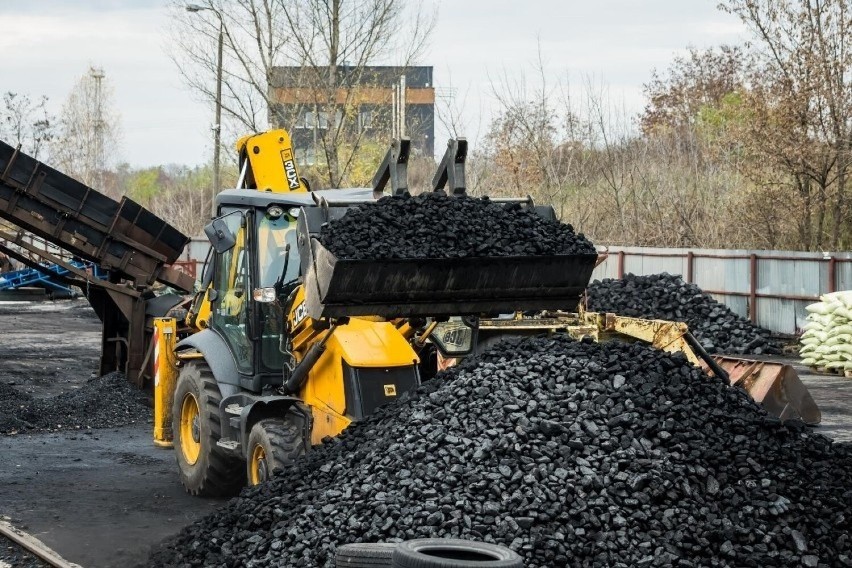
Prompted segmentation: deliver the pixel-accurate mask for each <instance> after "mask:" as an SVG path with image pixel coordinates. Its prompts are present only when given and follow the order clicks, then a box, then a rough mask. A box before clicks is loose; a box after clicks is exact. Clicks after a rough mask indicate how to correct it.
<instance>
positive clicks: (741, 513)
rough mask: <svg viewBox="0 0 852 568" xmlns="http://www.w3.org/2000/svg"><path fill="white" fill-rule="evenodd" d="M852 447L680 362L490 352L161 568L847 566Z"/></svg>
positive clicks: (332, 448)
mask: <svg viewBox="0 0 852 568" xmlns="http://www.w3.org/2000/svg"><path fill="white" fill-rule="evenodd" d="M850 507H852V449H850V447H849V446H846V445H841V444H835V443H833V442H831V441H830V440H828V439H827V438H825V437H823V436H821V435H817V434H813V433H811V432H809V431H808V430H807V429H806V427H805V426H804V425H803V424H802V423H801V422H788V423H781V422H779V421H778V420H777V419H775V418H773V417H770V416H769V415H767V414H766V412H764V411H763V410H762V409H761V408H760V407H759V406H758V405H757V404H756V403H754V402H753V401H752V400H751V398H750V397H749V396H748V395H747V394H746V393H745V392H743V391H741V390H738V389H734V388H731V387H728V386H727V385H726V384H725V383H724V382H723V381H721V380H719V379H715V378H710V377H707V376H706V375H704V374H703V373H702V372H701V371H700V370H699V369H698V368H696V367H693V366H692V365H690V364H689V363H688V362H687V361H686V359H685V358H684V357H683V356H682V355H681V354H674V355H673V354H667V353H663V352H660V351H656V350H653V349H651V348H649V347H646V346H643V345H640V344H626V343H617V342H613V343H608V344H594V343H589V342H574V341H571V340H569V339H567V338H564V337H563V338H556V339H542V338H535V339H529V340H526V341H523V342H520V341H509V342H504V343H501V344H499V345H497V346H495V348H494V349H492V350H491V351H489V352H488V353H486V354H484V355H483V356H482V357H481V358H479V359H478V360H469V361H465V362H463V363H462V365H461V366H460V367H459V368H454V369H450V370H448V371H446V372H444V373H442V374H441V375H439V376H438V378H437V379H436V380H434V381H430V382H429V383H427V384H426V385H424V386H423V387H421V388H420V389H419V390H418V391H417V392H415V393H414V395H413V396H412V397H410V398H409V399H407V400H400V401H399V402H398V403H396V404H395V405H391V406H389V407H385V408H383V409H380V410H379V411H378V412H377V413H376V414H374V415H373V416H372V417H370V418H369V419H367V420H366V421H364V422H362V423H359V424H356V425H353V426H351V427H350V428H349V429H348V430H347V431H345V432H344V433H343V434H342V435H341V436H340V437H339V438H337V439H335V440H333V441H330V442H328V443H326V444H324V445H322V446H321V447H319V448H316V449H314V450H313V451H312V452H311V453H309V454H308V456H307V457H306V458H304V459H303V460H301V461H300V462H299V463H297V464H296V465H294V466H291V467H289V468H288V469H286V470H284V471H282V472H280V473H279V475H277V476H276V477H275V478H274V479H273V480H272V481H271V482H268V483H266V484H264V485H261V486H258V487H254V488H250V489H247V490H244V492H243V494H242V495H241V496H240V497H239V498H236V499H234V500H232V501H231V502H230V503H229V504H228V505H227V506H225V507H224V508H222V509H220V510H219V511H217V512H216V513H214V514H213V515H211V516H208V517H206V518H205V519H202V520H201V521H199V522H197V523H195V524H193V525H190V526H189V527H186V528H185V529H184V530H183V531H182V532H181V533H179V534H178V535H177V536H176V537H174V538H173V539H171V540H169V541H166V542H165V543H163V544H162V545H161V547H160V548H159V549H158V550H156V551H155V552H154V553H153V554H152V556H151V558H150V565H151V566H202V565H203V566H253V567H260V566H289V567H301V566H304V567H307V566H316V567H329V566H333V558H334V551H335V548H336V547H337V546H339V545H341V544H346V543H351V542H359V541H363V542H382V541H396V542H399V541H403V540H410V539H414V538H423V537H445V538H468V539H473V540H480V541H486V542H492V543H495V544H500V545H504V546H508V547H510V548H512V549H513V550H515V551H516V552H518V553H520V554H521V556H523V557H524V560H525V562H526V566H527V567H528V568H544V567H555V566H648V567H651V566H653V567H657V566H801V565H804V566H843V565H848V566H852V542H850V539H849V535H848V534H847V533H848V523H849V515H850V510H852V509H850Z"/></svg>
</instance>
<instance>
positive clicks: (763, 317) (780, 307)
mask: <svg viewBox="0 0 852 568" xmlns="http://www.w3.org/2000/svg"><path fill="white" fill-rule="evenodd" d="M796 319H797V314H796V301H795V300H784V299H779V298H758V299H757V321H756V322H755V323H756V324H757V325H759V326H760V327H763V328H766V329H769V330H771V331H773V332H775V333H783V334H788V335H793V334H795V333H796Z"/></svg>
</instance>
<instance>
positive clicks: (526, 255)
mask: <svg viewBox="0 0 852 568" xmlns="http://www.w3.org/2000/svg"><path fill="white" fill-rule="evenodd" d="M543 209H544V210H545V211H544V213H543V212H542V210H543ZM547 210H550V208H542V207H529V208H524V207H521V206H518V205H517V204H511V205H505V204H496V203H492V202H489V200H487V199H473V198H450V197H446V196H435V195H425V196H417V197H411V198H397V197H395V198H384V199H381V200H379V201H376V202H371V203H364V204H359V205H358V206H355V207H326V208H320V207H306V208H304V209H303V211H302V213H301V215H300V219H299V249H300V256H301V259H302V263H303V270H302V274H303V275H304V278H305V296H306V302H307V308H308V314H309V315H310V316H311V317H314V318H319V317H343V316H358V315H377V316H383V317H403V316H447V315H463V314H500V313H512V312H515V311H518V310H523V311H531V310H556V309H564V310H574V309H575V308H576V307H577V304H578V301H579V299H580V296H581V295H582V294H583V291H584V290H585V288H586V286H587V284H588V282H589V279H590V278H591V274H592V271H593V270H594V267H595V262H596V260H597V253H596V252H595V249H594V246H593V245H592V244H591V243H590V242H589V241H588V240H587V239H585V237H583V235H582V234H576V233H574V231H573V228H572V227H571V226H570V225H567V224H564V223H560V222H559V221H557V220H556V219H555V216H553V215H552V210H550V211H551V213H548V211H547Z"/></svg>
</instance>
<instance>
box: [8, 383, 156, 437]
mask: <svg viewBox="0 0 852 568" xmlns="http://www.w3.org/2000/svg"><path fill="white" fill-rule="evenodd" d="M57 380H58V379H57ZM147 403H148V398H147V396H146V395H145V393H143V392H142V391H141V390H139V389H137V388H135V387H133V385H131V384H130V383H128V381H127V379H126V378H125V376H124V374H123V373H119V372H115V373H109V374H106V375H103V376H102V377H97V378H93V379H90V380H89V381H88V382H87V383H86V384H84V385H83V386H81V387H80V388H79V389H76V390H73V391H70V392H66V393H63V394H60V395H57V396H53V397H50V398H34V397H32V396H30V395H29V394H27V393H24V392H21V391H19V390H18V389H16V388H15V387H14V386H12V385H8V384H5V383H0V434H18V433H23V432H43V431H55V430H75V429H85V428H113V427H116V426H124V425H127V424H133V423H136V422H145V421H147V420H148V419H149V418H150V415H151V409H150V408H149V407H148V405H147Z"/></svg>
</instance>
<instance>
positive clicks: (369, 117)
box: [358, 110, 373, 130]
mask: <svg viewBox="0 0 852 568" xmlns="http://www.w3.org/2000/svg"><path fill="white" fill-rule="evenodd" d="M372 127H373V111H371V110H362V111H360V112H359V113H358V128H359V129H360V130H369V129H370V128H372Z"/></svg>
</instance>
